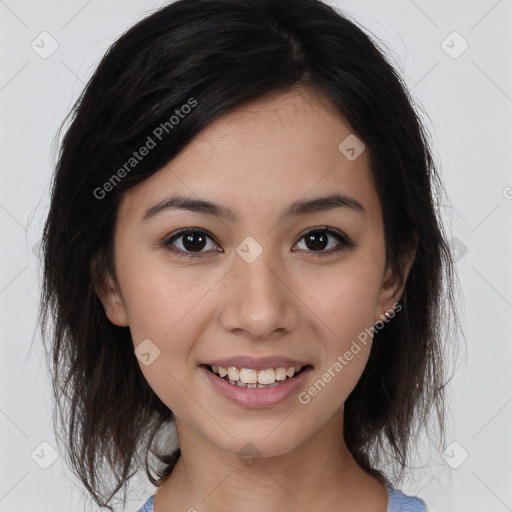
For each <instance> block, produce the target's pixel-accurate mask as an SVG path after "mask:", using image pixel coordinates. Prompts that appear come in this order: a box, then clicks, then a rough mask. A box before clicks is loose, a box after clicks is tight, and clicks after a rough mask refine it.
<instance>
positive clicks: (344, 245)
mask: <svg viewBox="0 0 512 512" xmlns="http://www.w3.org/2000/svg"><path fill="white" fill-rule="evenodd" d="M317 231H319V232H324V233H327V234H329V235H332V236H333V237H334V238H336V239H337V240H338V241H339V242H341V244H340V245H339V246H338V247H337V248H335V249H330V250H328V251H308V250H306V252H308V253H311V255H312V256H313V257H322V256H327V255H329V254H333V253H336V252H339V251H341V250H343V249H350V248H352V247H354V245H355V244H354V243H353V242H352V241H351V240H350V239H349V238H348V237H347V236H346V235H345V234H343V233H341V232H338V231H335V230H333V229H331V228H329V227H327V226H318V227H316V228H311V229H309V230H308V231H306V232H305V233H304V234H303V235H302V236H301V237H300V238H299V240H298V241H297V243H298V242H300V241H301V240H302V239H303V238H305V237H306V236H307V235H309V234H310V233H314V232H317ZM185 234H198V235H205V236H206V237H207V238H210V240H212V241H213V242H215V240H213V238H212V237H211V236H210V235H209V234H208V232H206V231H204V230H202V229H198V228H184V229H180V230H179V231H177V232H176V233H174V234H172V235H171V236H170V237H168V238H166V239H165V240H164V241H163V246H164V247H165V248H166V249H168V250H169V251H171V252H173V253H174V254H176V255H177V256H178V257H179V258H187V259H190V260H192V259H194V258H201V257H202V256H201V254H202V252H196V253H194V252H186V251H183V250H182V249H177V248H176V247H174V246H173V245H172V244H173V242H174V241H175V240H178V239H179V238H181V237H182V236H184V235H185Z"/></svg>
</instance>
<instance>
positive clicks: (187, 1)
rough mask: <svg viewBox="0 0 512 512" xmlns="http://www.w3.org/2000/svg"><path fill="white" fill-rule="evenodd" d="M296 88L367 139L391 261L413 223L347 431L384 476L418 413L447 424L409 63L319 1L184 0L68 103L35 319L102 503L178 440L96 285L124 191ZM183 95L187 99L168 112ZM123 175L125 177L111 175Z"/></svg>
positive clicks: (440, 265) (88, 482) (429, 205)
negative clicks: (396, 64)
mask: <svg viewBox="0 0 512 512" xmlns="http://www.w3.org/2000/svg"><path fill="white" fill-rule="evenodd" d="M297 87H306V88H309V89H310V90H311V91H314V92H316V93H319V94H321V95H322V96H323V97H325V98H327V99H328V100H330V102H331V103H332V104H333V105H334V106H335V107H336V109H337V112H339V115H340V116H341V117H342V118H343V119H344V120H345V121H346V122H347V123H348V124H349V125H350V127H351V129H352V130H353V132H354V133H356V134H357V137H358V138H360V139H361V140H362V141H363V142H364V144H365V146H366V148H367V150H368V153H369V155H370V162H371V172H372V175H373V178H374V181H375V184H376V188H377V192H378V195H379V198H380V202H381V206H382V213H383V220H384V231H385V233H384V234H385V242H386V259H387V262H388V263H389V264H390V265H391V266H392V267H393V269H394V270H395V272H398V273H399V275H400V269H401V266H400V262H401V256H402V255H403V254H404V251H405V250H406V249H407V248H408V247H410V245H411V243H412V241H413V240H415V237H417V240H418V245H417V250H416V257H415V261H414V263H413V265H412V268H411V271H410V274H409V276H408V278H407V281H406V284H405V288H404V292H403V295H402V297H401V300H400V302H401V304H402V310H401V311H400V313H399V314H398V315H397V316H396V318H394V319H393V320H392V321H391V322H389V323H388V324H387V325H386V326H385V328H384V329H382V330H381V331H379V332H376V334H375V338H374V344H373V346H372V349H371V352H370V356H369V360H368V363H367V365H366V367H365V369H364V372H363V374H362V376H361V378H360V380H359V382H358V384H357V385H356V387H355V389H354V390H353V391H352V393H351V394H350V396H349V397H348V398H347V400H346V403H345V423H344V432H343V435H344V438H345V442H346V444H347V447H348V449H349V450H350V451H351V453H352V454H353V456H354V458H355V460H356V461H357V462H358V464H359V465H360V466H361V467H362V468H363V469H364V470H366V471H367V472H368V473H370V474H373V475H375V476H376V477H378V478H380V477H382V476H383V475H384V473H383V472H382V471H381V469H379V466H381V465H382V464H383V463H386V464H388V466H389V464H390V463H394V466H393V467H394V469H393V471H394V474H393V477H394V478H395V479H398V478H400V476H401V474H402V471H403V469H404V467H406V465H407V461H408V454H409V452H410V444H411V440H412V439H414V438H415V437H414V432H415V430H414V428H415V426H416V427H418V428H419V427H421V426H422V425H425V424H426V423H427V421H430V419H431V418H432V417H436V418H437V420H438V425H439V432H440V433H441V439H442V437H443V432H444V430H443V429H444V416H445V397H444V387H445V384H446V382H447V380H446V368H445V366H446V365H445V360H444V358H443V342H444V340H445V339H446V333H445V332H444V331H443V327H444V326H445V325H447V324H448V321H449V320H450V318H451V317H452V316H453V317H455V318H456V316H457V315H456V310H455V301H454V293H453V289H454V279H455V277H456V274H455V268H454V262H453V260H452V256H451V253H450V249H449V246H448V243H447V241H446V238H445V233H444V230H443V226H442V222H441V219H440V217H439V210H438V209H439V204H438V202H437V199H438V198H439V195H440V194H441V192H442V184H441V180H440V177H439V174H438V171H437V170H436V165H435V162H434V158H433V156H432V153H431V149H430V142H429V138H428V137H427V131H426V129H425V127H424V125H423V124H422V122H421V120H420V116H419V115H418V113H417V110H416V107H415V105H414V101H413V100H412V98H411V97H410V95H409V93H408V91H407V89H406V86H405V85H404V83H403V81H402V79H401V78H400V76H399V75H398V73H397V72H396V71H395V69H394V68H393V66H392V65H391V64H390V63H389V62H388V60H387V58H386V57H385V56H384V52H383V51H382V50H381V49H380V48H379V46H378V44H377V43H376V42H374V41H372V39H371V38H370V37H369V36H368V35H367V34H366V33H365V32H364V31H363V30H362V29H360V28H359V27H358V26H357V25H356V24H355V23H354V22H352V21H350V20H349V19H348V18H347V17H345V16H344V15H343V14H342V13H341V12H339V11H337V10H336V9H335V8H333V7H330V6H328V5H326V4H324V3H322V2H321V1H319V0H178V1H177V2H174V3H172V4H170V5H167V6H165V7H163V8H161V9H159V10H157V11H156V12H154V13H152V14H151V15H149V16H147V17H146V18H144V19H142V20H141V21H139V22H138V23H137V24H136V25H134V26H133V27H132V28H130V29H129V30H128V31H127V32H126V33H124V34H123V35H122V36H121V37H120V38H119V39H118V40H117V41H116V42H115V43H114V44H113V45H112V46H111V47H110V48H109V50H108V51H107V53H106V54H105V56H104V57H103V59H102V60H101V62H100V64H99V65H98V67H97V69H96V71H95V72H94V74H93V76H92V78H91V79H90V80H89V82H88V83H87V85H86V87H85V89H84V91H83V93H82V94H81V96H80V97H79V99H78V100H77V102H76V103H75V105H74V106H73V109H72V111H71V113H70V118H69V121H70V122H69V127H68V128H67V130H66V133H65V135H64V137H63V138H62V143H61V145H60V150H59V153H58V159H57V165H56V169H55V175H54V179H53V183H52V197H51V206H50V210H49V214H48V217H47V220H46V224H45V227H44V232H43V240H42V248H43V252H44V276H43V287H42V293H41V307H40V323H41V332H42V335H43V339H44V343H45V349H46V354H47V357H48V361H49V366H50V371H51V378H52V388H53V391H54V395H55V401H56V404H57V407H56V408H55V411H54V422H55V428H56V431H60V427H59V426H58V424H57V421H58V418H59V419H61V420H62V425H63V428H64V431H65V439H64V441H65V443H66V449H65V451H66V453H67V455H68V457H69V464H70V465H71V467H72V468H73V470H74V471H75V472H76V474H77V475H78V476H79V478H80V479H81V480H82V482H83V483H84V485H85V486H86V488H87V490H88V491H89V492H90V494H91V496H92V497H93V498H94V500H95V501H96V503H98V504H99V505H101V506H103V507H107V508H109V510H113V508H112V507H111V506H110V505H109V504H108V503H109V501H110V499H111V498H112V496H114V495H115V494H116V493H117V492H118V491H119V490H120V489H125V487H126V485H127V482H128V481H129V479H130V477H131V476H132V475H133V474H134V473H135V472H136V471H137V470H138V469H139V468H141V467H142V461H143V460H144V468H145V471H146V473H147V475H148V478H149V479H150V481H151V482H152V484H153V485H157V486H158V485H161V484H162V483H163V482H164V481H165V479H166V478H168V476H169V475H170V473H171V472H172V470H173V467H174V465H175V463H176V461H177V460H178V458H179V456H180V451H179V447H178V448H177V449H175V450H174V451H171V452H169V453H167V452H165V450H160V449H157V450H155V448H154V446H153V443H154V441H155V439H157V434H159V433H160V432H162V431H165V430H166V429H167V430H168V429H169V427H170V426H172V423H173V419H174V416H173V412H172V411H171V410H169V409H168V408H167V407H166V406H165V405H164V404H163V403H162V402H161V400H160V399H159V398H158V397H157V396H156V394H155V393H154V392H153V390H152V389H151V388H150V387H149V385H148V383H147V382H146V380H145V378H144V376H143V374H142V372H141V371H140V367H139V365H138V362H137V360H136V358H135V356H134V351H133V343H132V340H131V337H130V331H129V328H128V327H118V326H116V325H113V324H112V323H111V322H110V321H109V320H108V318H107V317H106V315H105V311H104V308H103V306H102V304H101V302H100V300H99V298H98V296H97V295H96V293H95V285H96V284H98V283H101V282H102V280H103V279H104V277H105V270H106V269H109V270H110V272H111V273H112V275H113V276H115V268H114V266H113V258H112V246H113V233H114V227H115V221H116V213H117V208H118V205H119V201H120V199H121V197H122V195H123V192H124V191H125V190H127V189H129V188H130V187H133V186H134V185H136V184H138V183H140V182H141V181H143V180H145V179H146V178H148V177H149V176H151V175H153V174H154V173H156V172H158V171H159V170H160V169H161V168H162V167H164V166H165V165H166V164H167V163H168V162H169V161H171V160H172V159H173V158H174V157H175V156H176V155H177V154H178V153H179V152H180V151H181V150H183V149H184V148H185V146H186V145H187V144H188V143H189V142H190V141H191V140H192V139H193V138H194V137H195V136H197V135H198V134H199V133H200V132H201V131H202V130H204V129H205V128H206V127H207V126H208V125H209V124H210V123H212V122H213V121H215V120H216V119H219V118H220V117H221V116H223V115H225V114H227V113H228V112H230V111H231V110H233V109H235V108H237V107H239V106H240V105H242V104H245V103H248V102H251V101H252V100H256V99H258V98H260V97H262V96H264V95H266V94H270V93H286V92H288V91H291V90H293V89H294V88H297ZM194 102H195V103H194ZM187 104H188V105H189V106H191V108H190V109H188V110H187V112H188V114H187V115H186V116H181V117H180V119H179V123H175V124H174V123H171V122H170V119H171V116H173V115H176V110H177V109H180V107H181V106H182V105H187ZM192 105H194V106H193V108H192ZM165 123H167V124H165ZM162 125H163V126H165V127H166V131H167V132H169V133H166V134H165V135H166V137H165V140H164V141H163V142H162V143H160V144H157V145H156V147H155V148H153V149H152V150H151V151H150V152H149V154H147V156H145V157H144V158H143V159H140V161H138V160H137V163H136V164H135V162H132V163H134V164H135V165H133V166H131V168H130V169H129V172H124V173H122V172H120V169H123V166H124V165H125V164H126V162H127V161H129V159H130V158H131V157H132V156H133V152H134V151H135V150H137V149H138V148H140V147H141V146H142V145H143V144H144V143H145V141H147V138H148V136H150V135H151V134H152V133H154V130H155V128H156V127H159V126H162ZM171 125H172V126H171ZM124 169H125V171H126V167H124ZM114 175H117V177H118V178H119V177H120V176H122V178H121V179H117V178H116V180H115V181H113V179H112V178H113V176H114ZM106 183H110V185H108V190H109V191H108V194H105V193H104V191H105V190H106V189H107V187H106V186H105V184H106ZM102 191H103V192H102ZM93 260H94V261H95V262H96V265H95V266H92V265H91V262H92V261H93ZM401 277H402V279H403V276H401ZM49 327H50V328H49ZM57 413H58V418H57ZM340 435H341V433H340ZM149 453H151V454H152V455H154V456H155V457H156V459H155V460H156V463H157V464H156V465H157V467H156V468H154V467H152V465H151V463H150V462H149V460H148V454H149ZM102 471H108V472H109V474H111V475H113V476H114V478H115V485H113V486H111V487H108V486H106V489H103V488H102V485H103V484H104V482H106V481H108V478H106V476H105V474H104V473H102ZM153 473H155V474H153ZM388 476H391V475H388Z"/></svg>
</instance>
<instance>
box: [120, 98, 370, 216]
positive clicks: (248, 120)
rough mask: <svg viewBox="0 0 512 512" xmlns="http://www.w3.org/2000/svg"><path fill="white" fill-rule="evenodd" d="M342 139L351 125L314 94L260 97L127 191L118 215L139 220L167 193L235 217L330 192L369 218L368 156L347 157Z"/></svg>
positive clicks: (224, 118) (218, 122)
mask: <svg viewBox="0 0 512 512" xmlns="http://www.w3.org/2000/svg"><path fill="white" fill-rule="evenodd" d="M198 107H199V108H200V107H201V105H200V102H199V105H198ZM347 137H354V134H353V131H352V129H351V127H350V126H349V125H348V124H347V123H346V122H345V121H344V120H343V118H342V116H341V115H340V114H339V113H338V112H337V111H336V110H335V107H334V106H333V105H331V104H330V103H329V102H328V101H327V100H326V99H324V98H322V97H321V96H319V95H318V94H316V93H313V92H312V91H309V90H296V91H292V92H289V93H286V94H272V95H268V96H266V97H264V98H261V99H259V100H257V101H253V102H250V103H248V104H246V105H243V106H240V107H238V108H237V109H235V110H233V111H231V112H230V113H228V114H226V115H224V116H222V117H221V118H219V119H217V120H216V121H214V122H213V123H212V124H210V125H209V126H208V127H207V128H205V129H204V130H203V131H202V132H200V133H199V134H198V135H197V136H196V137H195V138H194V139H193V140H192V141H191V142H190V143H189V144H188V145H187V146H186V147H185V148H184V149H183V151H182V152H181V153H180V154H179V155H178V156H177V157H175V158H174V159H173V160H172V161H171V162H169V163H168V164H167V165H166V166H165V167H164V168H162V169H161V170H160V171H158V172H156V173H155V174H154V175H153V176H151V177H150V178H147V179H146V180H144V181H143V182H141V183H139V184H138V185H137V186H135V187H133V188H132V189H130V190H128V191H127V192H126V193H125V196H124V197H123V200H122V202H121V205H120V216H122V215H123V213H124V212H125V211H130V212H132V213H133V214H137V215H138V216H139V218H141V217H142V216H143V214H144V212H145V211H146V210H147V208H148V207H151V206H152V205H154V204H155V203H157V202H159V201H162V200H165V198H166V197H168V196H169V195H170V194H182V195H187V196H197V197H198V198H201V199H207V200H211V201H214V202H216V203H219V204H222V205H226V206H229V208H230V209H231V210H233V211H236V212H237V213H239V216H240V217H242V218H243V217H244V216H246V215H247V214H248V213H250V214H251V215H252V216H254V212H258V213H259V214H260V215H265V213H269V214H270V211H272V212H277V210H279V211H280V210H281V209H282V208H283V207H284V205H287V204H289V203H292V202H294V201H297V200H298V199H304V198H308V197H315V196H319V195H327V194H329V193H332V192H333V191H338V192H342V193H345V194H347V195H350V196H352V197H355V198H356V199H357V200H358V201H359V202H361V203H362V204H363V205H364V208H365V209H366V210H367V211H369V213H370V214H372V213H373V214H377V215H378V214H379V212H378V211H375V212H372V210H374V209H375V202H376V201H377V203H378V198H377V196H376V191H375V188H374V183H373V178H372V174H371V171H370V160H369V155H368V152H367V151H362V153H361V154H360V155H359V156H358V157H357V158H356V159H348V158H347V156H346V154H345V153H343V152H342V151H340V144H342V143H343V141H345V140H346V139H347ZM349 140H352V139H349ZM359 149H360V148H359Z"/></svg>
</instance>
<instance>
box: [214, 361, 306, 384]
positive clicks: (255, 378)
mask: <svg viewBox="0 0 512 512" xmlns="http://www.w3.org/2000/svg"><path fill="white" fill-rule="evenodd" d="M211 369H212V371H213V373H216V374H217V375H219V376H220V377H222V378H224V377H226V376H227V377H226V379H225V380H228V379H229V382H231V383H232V384H236V385H237V386H240V387H248V388H263V387H269V386H271V387H273V386H274V385H278V382H276V381H284V380H285V379H286V378H287V377H289V378H291V377H293V376H294V375H295V374H296V373H298V372H299V371H300V370H301V369H302V366H289V367H287V368H286V367H284V366H282V367H279V368H275V369H274V368H265V369H264V370H259V371H258V370H253V369H251V368H236V367H235V366H229V367H227V368H226V367H224V366H211Z"/></svg>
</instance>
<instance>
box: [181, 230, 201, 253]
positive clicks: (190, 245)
mask: <svg viewBox="0 0 512 512" xmlns="http://www.w3.org/2000/svg"><path fill="white" fill-rule="evenodd" d="M194 237H197V238H199V239H201V242H199V244H194V242H193V241H194ZM204 243H205V236H204V235H202V234H201V233H189V234H188V235H186V236H184V237H183V247H185V249H187V251H189V250H190V251H193V250H194V249H197V250H201V249H203V247H204ZM198 245H199V247H198Z"/></svg>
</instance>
